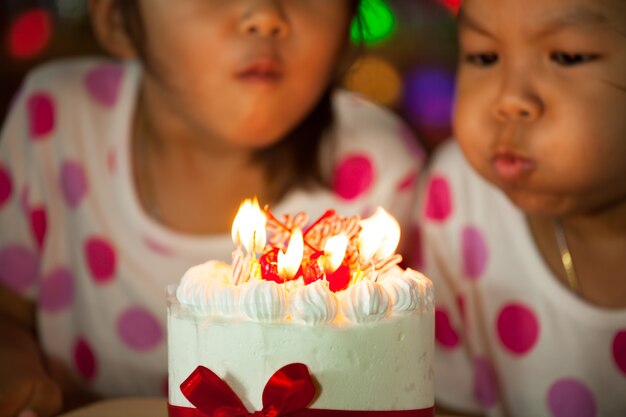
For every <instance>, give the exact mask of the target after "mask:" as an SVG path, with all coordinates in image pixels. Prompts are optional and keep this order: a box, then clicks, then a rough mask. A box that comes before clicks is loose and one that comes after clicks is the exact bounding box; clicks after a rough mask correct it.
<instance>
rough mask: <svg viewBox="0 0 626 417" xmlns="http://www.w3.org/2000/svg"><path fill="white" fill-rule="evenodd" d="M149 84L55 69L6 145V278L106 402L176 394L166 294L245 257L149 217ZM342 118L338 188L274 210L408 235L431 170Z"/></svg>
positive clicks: (23, 106) (131, 70) (45, 75)
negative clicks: (400, 228)
mask: <svg viewBox="0 0 626 417" xmlns="http://www.w3.org/2000/svg"><path fill="white" fill-rule="evenodd" d="M140 78H141V68H140V67H139V65H137V64H136V63H133V62H125V63H119V62H113V61H105V60H95V59H82V60H74V61H62V62H57V63H54V64H48V65H46V66H45V67H43V68H40V69H38V70H36V71H34V72H33V73H32V74H31V75H30V76H29V77H28V79H27V81H26V83H25V86H24V87H23V88H22V90H21V92H20V93H19V95H18V97H17V99H16V100H15V102H14V104H13V107H12V110H11V111H10V114H9V116H8V118H7V120H6V122H5V125H4V127H3V130H2V136H1V142H0V279H1V280H2V282H3V284H4V285H6V286H8V287H10V288H12V289H13V290H15V291H17V292H18V293H20V294H22V295H24V296H25V297H28V298H30V299H34V300H35V301H36V302H37V304H38V314H37V320H38V328H39V336H40V340H41V343H42V345H43V348H44V349H45V350H46V351H47V352H48V353H49V354H50V355H52V356H54V357H56V358H58V359H60V360H61V361H63V362H64V363H65V364H67V366H68V367H69V368H70V369H71V370H72V371H73V372H74V373H75V374H76V375H77V376H79V377H80V378H82V379H83V380H84V381H85V383H87V384H89V386H90V387H91V388H92V389H94V390H95V391H97V392H99V393H101V394H103V395H107V396H114V395H144V394H147V395H158V394H164V393H165V392H166V384H167V382H166V381H167V361H166V328H165V317H166V308H165V287H166V286H167V285H168V284H172V283H176V282H178V281H179V280H180V278H181V276H182V275H183V273H184V272H185V271H186V270H187V269H188V268H189V267H191V266H193V265H196V264H199V263H202V262H205V261H206V260H208V259H222V260H225V261H230V259H231V252H232V250H233V249H234V245H233V243H232V242H231V238H230V236H227V235H219V236H200V237H198V236H190V235H184V234H181V233H178V232H176V231H173V230H170V229H167V228H166V227H164V226H162V225H161V224H159V223H158V222H156V221H154V220H153V219H152V218H151V217H150V216H148V215H147V214H146V213H145V212H144V211H143V209H142V208H141V205H140V203H139V200H138V197H137V192H136V190H135V188H134V183H133V180H132V178H133V177H132V175H131V174H132V166H131V161H132V158H131V154H130V149H131V147H130V137H131V135H130V132H131V129H130V126H131V118H132V114H133V111H134V109H135V106H136V101H137V91H138V86H139V84H140ZM334 106H335V110H336V112H337V116H338V122H337V126H336V127H335V134H334V135H332V136H331V137H330V139H329V140H330V141H332V146H328V147H327V149H325V152H324V153H323V156H322V161H323V162H324V165H325V169H326V170H327V171H328V172H329V173H331V174H332V175H333V177H332V183H333V184H334V188H335V190H334V191H332V190H318V191H315V192H305V191H302V190H294V191H292V192H290V193H289V194H288V195H287V196H286V198H285V199H284V200H283V201H282V202H281V203H280V204H279V205H278V206H276V207H273V208H272V209H273V211H274V212H275V213H276V214H281V213H291V214H296V213H297V212H299V211H306V212H308V213H309V218H310V219H311V220H314V219H316V218H317V217H318V216H320V215H321V214H322V213H323V212H324V211H325V210H326V209H328V208H335V209H336V210H337V211H338V212H339V213H341V214H343V215H353V214H368V213H371V212H373V210H374V209H376V207H377V206H383V207H385V208H386V209H387V210H388V211H390V212H391V213H392V214H393V215H394V216H396V217H397V218H398V220H399V221H400V223H401V224H402V225H406V224H407V222H408V221H409V217H410V215H411V210H412V207H413V205H414V196H415V195H416V188H417V187H415V186H414V183H415V182H416V180H417V176H418V172H419V168H420V167H421V160H422V159H421V153H420V152H419V148H418V147H416V144H415V142H412V141H413V138H411V137H410V135H408V134H407V132H408V130H407V129H406V128H405V127H404V126H403V124H402V123H401V122H400V121H399V119H397V118H396V117H394V116H393V115H392V114H391V113H390V112H388V111H385V110H383V109H381V108H379V107H376V106H374V105H373V104H371V103H369V102H367V101H365V100H363V99H361V98H359V97H357V96H355V95H353V94H349V93H347V92H338V93H337V94H336V95H335V97H334ZM328 144H329V145H331V143H328ZM333 147H334V149H336V153H331V149H332V148H333ZM333 155H334V156H333ZM251 197H252V196H251ZM207 215H210V213H207Z"/></svg>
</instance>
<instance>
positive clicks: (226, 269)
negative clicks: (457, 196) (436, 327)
mask: <svg viewBox="0 0 626 417" xmlns="http://www.w3.org/2000/svg"><path fill="white" fill-rule="evenodd" d="M232 238H233V241H234V243H235V245H236V249H235V250H234V251H233V255H232V258H233V260H232V264H230V265H229V264H226V263H224V262H220V261H209V262H207V263H205V264H202V265H198V266H196V267H193V268H191V269H190V270H189V271H187V273H186V274H185V275H184V276H183V278H182V280H181V283H180V285H179V287H178V289H177V292H176V297H177V298H178V301H179V302H180V303H181V304H183V305H188V306H190V307H192V308H193V309H194V311H195V312H196V313H199V314H203V315H207V316H221V317H226V318H244V319H245V318H247V319H250V320H254V321H262V322H277V321H295V322H302V323H310V324H319V323H322V322H342V321H346V320H347V321H349V322H367V321H373V320H379V319H382V318H385V317H388V316H389V315H393V314H403V313H408V312H418V311H429V310H432V304H433V294H432V284H431V283H430V281H429V280H428V279H426V278H425V277H424V276H423V275H421V274H420V273H418V272H417V271H413V270H411V269H407V270H406V271H405V270H403V269H401V268H400V267H399V266H398V264H399V263H400V262H401V261H402V257H401V256H400V255H399V254H396V253H395V250H396V248H397V246H398V243H399V241H400V226H399V224H398V222H397V221H396V220H395V219H394V218H393V217H392V216H391V215H389V214H388V213H387V212H386V211H385V210H384V209H382V208H378V209H377V210H376V212H375V213H374V214H373V215H372V216H371V217H369V218H366V219H361V218H360V216H351V217H342V216H340V215H338V214H337V213H336V212H335V211H333V210H328V211H326V213H324V214H323V215H322V216H321V217H320V218H318V219H316V220H315V221H313V222H311V223H310V222H309V218H308V215H307V214H306V213H304V212H300V213H297V214H296V215H293V216H292V215H283V216H281V217H280V218H277V217H276V216H274V215H273V214H272V212H271V211H270V210H269V208H268V207H267V206H266V207H265V208H263V209H261V207H260V206H259V203H258V201H257V200H256V199H253V200H246V201H244V203H243V204H242V205H241V207H240V209H239V212H238V213H237V216H236V217H235V220H234V222H233V226H232Z"/></svg>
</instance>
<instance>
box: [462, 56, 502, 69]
mask: <svg viewBox="0 0 626 417" xmlns="http://www.w3.org/2000/svg"><path fill="white" fill-rule="evenodd" d="M465 62H468V63H470V64H472V65H476V66H478V67H488V66H490V65H493V64H495V63H496V62H498V55H497V54H495V53H492V52H490V53H483V54H468V55H465Z"/></svg>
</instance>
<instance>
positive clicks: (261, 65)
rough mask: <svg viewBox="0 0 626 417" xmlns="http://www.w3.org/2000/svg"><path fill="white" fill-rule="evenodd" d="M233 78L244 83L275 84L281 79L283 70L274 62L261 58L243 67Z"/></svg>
mask: <svg viewBox="0 0 626 417" xmlns="http://www.w3.org/2000/svg"><path fill="white" fill-rule="evenodd" d="M235 76H236V78H237V79H238V80H241V81H245V82H253V83H275V82H277V81H280V79H282V78H283V70H282V68H281V66H280V65H279V64H278V62H277V61H276V60H274V59H270V58H262V59H256V60H254V61H252V62H250V63H248V64H246V65H244V66H243V67H242V68H240V69H239V70H238V71H237V72H236V73H235Z"/></svg>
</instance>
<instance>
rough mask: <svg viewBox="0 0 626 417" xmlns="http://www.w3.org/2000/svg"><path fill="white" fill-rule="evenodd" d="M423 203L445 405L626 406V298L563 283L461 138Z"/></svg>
mask: <svg viewBox="0 0 626 417" xmlns="http://www.w3.org/2000/svg"><path fill="white" fill-rule="evenodd" d="M420 215H421V217H422V222H423V224H422V241H423V247H424V262H423V269H424V272H425V273H426V275H427V276H429V277H430V278H431V279H432V280H433V282H434V285H435V294H436V305H437V308H436V341H437V349H436V363H435V375H436V396H437V399H438V401H440V402H441V403H442V405H444V406H448V407H449V408H453V409H456V410H465V411H466V412H476V413H483V414H486V415H489V416H505V415H509V416H525V417H528V416H533V417H539V416H555V417H565V416H570V417H577V416H581V417H582V416H624V415H626V310H624V309H620V310H608V309H602V308H598V307H595V306H593V305H590V304H588V303H587V302H585V301H583V300H581V299H579V298H577V297H576V296H575V295H574V294H573V293H572V292H571V291H569V290H568V289H567V288H566V287H564V286H563V285H562V284H561V283H560V281H558V280H557V278H556V277H555V276H554V275H553V273H552V272H551V271H550V270H549V269H548V267H547V266H546V264H545V263H544V261H543V259H542V257H541V254H540V253H539V251H538V249H537V248H536V246H535V243H534V241H533V238H532V236H531V233H530V229H529V227H528V224H527V222H526V219H525V216H524V213H522V212H521V211H520V210H519V209H518V208H517V207H516V206H514V205H513V204H512V203H511V202H510V201H509V200H508V199H507V197H506V196H505V195H504V194H503V193H502V192H501V191H500V190H499V189H497V188H495V187H494V186H492V185H490V184H489V183H487V182H486V181H484V180H483V179H482V178H481V177H479V176H478V174H476V173H475V172H474V171H473V170H472V169H471V167H470V166H469V164H468V163H467V162H466V161H465V159H464V157H463V155H462V152H461V150H460V148H459V147H458V145H457V144H456V143H455V142H450V143H447V144H446V145H443V146H442V147H441V149H439V151H438V152H437V154H436V156H435V157H434V159H433V161H432V165H431V167H430V168H429V175H428V180H427V183H426V186H425V187H424V198H423V204H421V207H420Z"/></svg>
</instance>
